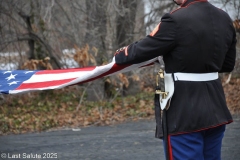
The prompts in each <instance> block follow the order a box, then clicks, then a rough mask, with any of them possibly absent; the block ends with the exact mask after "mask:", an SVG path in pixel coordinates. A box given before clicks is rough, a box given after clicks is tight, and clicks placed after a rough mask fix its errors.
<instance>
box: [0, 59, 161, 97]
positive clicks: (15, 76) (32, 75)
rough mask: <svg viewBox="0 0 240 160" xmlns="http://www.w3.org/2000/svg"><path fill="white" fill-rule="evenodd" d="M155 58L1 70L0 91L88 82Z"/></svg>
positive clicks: (12, 91)
mask: <svg viewBox="0 0 240 160" xmlns="http://www.w3.org/2000/svg"><path fill="white" fill-rule="evenodd" d="M155 61H157V58H154V59H151V60H149V61H145V62H142V63H138V64H131V65H117V64H116V63H115V58H113V60H112V62H111V63H109V64H107V65H103V66H93V67H86V68H74V69H59V70H31V71H30V70H13V71H7V70H1V71H0V93H5V94H16V93H21V92H27V91H34V90H48V89H59V88H63V87H66V86H69V85H74V84H79V83H85V82H90V81H93V80H95V79H98V78H101V77H104V76H108V75H113V74H117V73H122V72H127V71H131V70H133V69H137V68H141V67H144V66H148V65H151V64H153V62H155Z"/></svg>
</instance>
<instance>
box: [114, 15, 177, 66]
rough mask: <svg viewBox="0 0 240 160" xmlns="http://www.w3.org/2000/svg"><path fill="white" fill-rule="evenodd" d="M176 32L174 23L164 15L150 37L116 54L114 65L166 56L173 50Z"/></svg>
mask: <svg viewBox="0 0 240 160" xmlns="http://www.w3.org/2000/svg"><path fill="white" fill-rule="evenodd" d="M176 32H177V26H176V23H175V22H174V21H173V19H172V17H171V15H170V14H165V15H164V16H163V17H162V19H161V23H159V25H158V26H157V27H156V28H155V29H154V30H153V31H152V33H151V34H150V35H148V36H146V37H145V38H144V39H142V40H140V41H138V42H135V43H132V44H130V45H129V46H127V47H125V48H123V49H121V50H119V51H117V52H116V54H115V61H116V64H134V63H140V62H144V61H147V60H150V59H152V58H155V57H158V56H161V55H164V54H167V53H168V52H169V51H171V49H172V48H174V45H175V37H176Z"/></svg>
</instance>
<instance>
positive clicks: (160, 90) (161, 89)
mask: <svg viewBox="0 0 240 160" xmlns="http://www.w3.org/2000/svg"><path fill="white" fill-rule="evenodd" d="M155 94H160V95H161V101H162V99H166V98H167V96H168V92H165V83H164V71H163V69H160V70H159V72H158V73H157V75H156V90H155Z"/></svg>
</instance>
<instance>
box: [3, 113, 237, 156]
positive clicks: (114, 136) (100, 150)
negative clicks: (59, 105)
mask: <svg viewBox="0 0 240 160" xmlns="http://www.w3.org/2000/svg"><path fill="white" fill-rule="evenodd" d="M154 129H155V122H154V120H142V121H138V122H128V123H123V124H118V125H114V126H102V127H95V126H91V127H87V128H81V129H62V130H57V131H50V132H42V133H31V134H22V135H7V136H1V137H0V159H5V160H15V159H32V160H36V159H59V160H135V159H136V160H164V154H163V145H162V141H161V140H159V139H156V138H154V132H155V130H154ZM222 159H223V160H240V116H235V117H234V123H232V124H230V125H227V131H226V132H225V137H224V140H223V146H222Z"/></svg>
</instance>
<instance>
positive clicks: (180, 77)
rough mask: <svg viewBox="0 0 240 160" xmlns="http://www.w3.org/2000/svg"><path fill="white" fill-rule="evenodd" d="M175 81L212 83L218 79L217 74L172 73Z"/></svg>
mask: <svg viewBox="0 0 240 160" xmlns="http://www.w3.org/2000/svg"><path fill="white" fill-rule="evenodd" d="M172 75H173V78H174V80H175V81H196V82H201V81H212V80H216V79H218V72H212V73H180V72H177V73H173V74H172Z"/></svg>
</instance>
